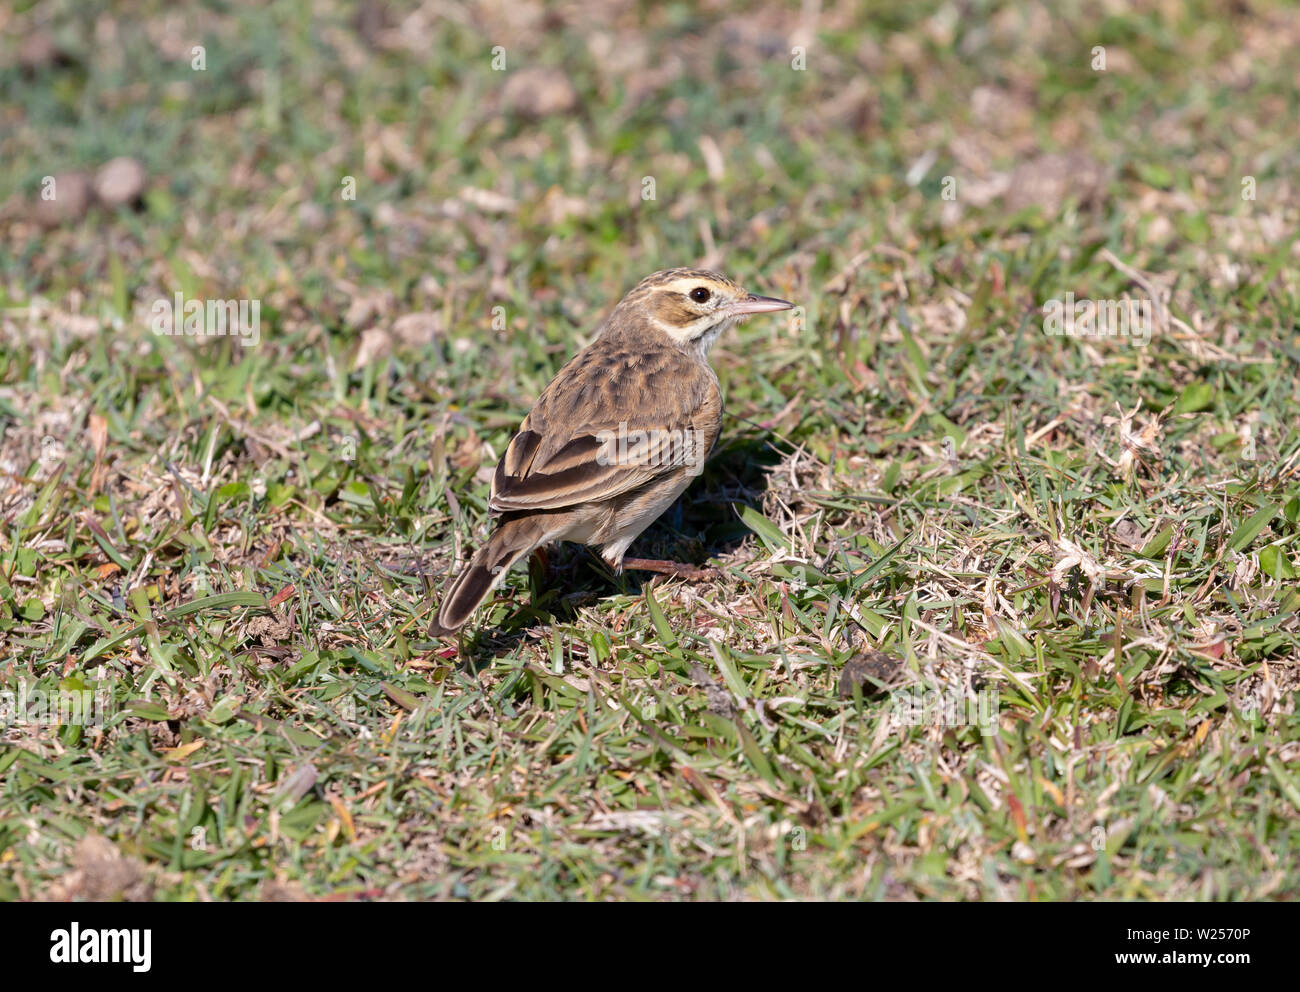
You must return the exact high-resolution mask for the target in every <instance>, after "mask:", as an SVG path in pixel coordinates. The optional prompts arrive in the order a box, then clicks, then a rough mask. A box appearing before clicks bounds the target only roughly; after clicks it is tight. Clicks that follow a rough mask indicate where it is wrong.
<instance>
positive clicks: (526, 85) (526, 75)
mask: <svg viewBox="0 0 1300 992" xmlns="http://www.w3.org/2000/svg"><path fill="white" fill-rule="evenodd" d="M501 101H502V103H503V104H504V105H505V108H506V109H507V110H509V111H513V112H514V113H516V114H519V115H521V116H523V117H532V118H537V117H549V116H551V115H553V114H567V113H568V112H569V111H571V110H573V108H574V107H576V106H577V105H578V91H577V90H575V89H574V88H573V84H572V83H571V82H569V77H568V76H566V75H565V74H564V73H562V72H560V70H558V69H545V68H535V69H520V70H519V71H518V72H515V73H511V75H510V78H509V79H507V80H506V85H505V90H504V91H503V92H502V94H501Z"/></svg>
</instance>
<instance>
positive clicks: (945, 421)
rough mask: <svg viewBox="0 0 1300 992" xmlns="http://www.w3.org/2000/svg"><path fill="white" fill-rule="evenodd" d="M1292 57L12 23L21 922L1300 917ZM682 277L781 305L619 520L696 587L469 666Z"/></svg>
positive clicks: (588, 593) (1234, 10) (1299, 354)
mask: <svg viewBox="0 0 1300 992" xmlns="http://www.w3.org/2000/svg"><path fill="white" fill-rule="evenodd" d="M1297 78H1300V11H1297V9H1296V8H1295V7H1294V6H1293V5H1291V4H1289V3H1286V2H1282V0H1277V2H1271V0H1258V2H1256V0H1251V2H1227V0H1222V2H1220V0H1202V2H1191V3H1186V4H1179V3H1166V2H1155V0H1139V2H1135V3H1131V4H1119V3H1109V2H1071V0H1066V2H1062V3H1057V4H1045V5H1033V4H1030V5H1023V4H1018V3H998V2H991V0H971V2H965V3H955V2H943V3H933V2H930V3H915V4H895V3H875V2H870V3H838V2H830V0H827V2H823V3H821V4H817V3H810V4H803V5H797V4H792V5H788V6H787V5H779V4H763V5H753V6H745V7H735V8H733V7H731V6H728V5H725V4H722V3H706V4H703V5H687V4H675V3H669V4H652V3H641V4H637V3H616V2H612V0H600V2H596V3H588V4H558V5H549V4H547V5H544V4H542V3H539V2H533V0H511V2H510V3H509V4H508V5H506V4H497V3H484V4H468V5H464V6H461V5H453V4H446V3H434V2H426V3H411V4H402V3H397V2H391V3H386V2H382V0H365V2H363V3H361V4H358V5H353V4H347V3H341V2H333V0H315V2H310V3H309V2H274V3H270V4H267V5H264V6H263V5H248V6H243V5H234V4H211V5H208V4H176V3H165V2H162V0H158V2H144V3H139V4H130V5H126V4H122V5H113V4H108V5H102V7H101V6H100V5H95V4H92V5H86V4H81V3H76V2H74V0H48V2H41V3H34V2H30V0H18V2H17V3H16V4H13V5H11V7H10V8H8V9H6V10H5V11H3V12H0V161H2V162H3V163H4V167H3V169H2V170H0V305H2V306H3V309H2V310H0V429H2V430H3V434H2V436H0V522H2V524H3V526H2V528H0V899H4V900H13V899H36V900H46V899H64V898H92V899H93V898H100V899H104V898H107V899H118V898H121V899H143V898H154V899H163V900H193V899H204V900H207V899H212V900H232V899H234V900H257V899H277V898H288V899H341V900H348V899H360V898H373V899H399V900H400V899H473V900H494V899H544V900H558V899H580V900H624V899H629V900H682V899H694V900H717V899H743V900H750V899H790V898H814V899H825V898H835V899H838V898H860V899H884V900H920V899H944V900H1013V899H1014V900H1074V899H1131V898H1132V899H1159V900H1225V899H1234V900H1244V899H1251V900H1254V899H1294V898H1296V897H1297V895H1298V894H1300V867H1297V862H1296V859H1295V857H1294V853H1293V852H1294V851H1295V850H1296V849H1297V847H1300V714H1297V711H1296V704H1297V701H1298V698H1300V660H1298V657H1297V656H1298V654H1300V652H1298V650H1297V647H1298V645H1300V620H1298V616H1297V611H1298V610H1300V583H1297V580H1296V570H1297V567H1300V388H1298V386H1297V383H1298V382H1300V376H1298V375H1297V363H1300V321H1298V315H1300V277H1298V275H1297V273H1298V272H1300V246H1298V245H1297V241H1296V236H1297V232H1298V231H1300V143H1297V141H1296V133H1297V132H1296V121H1297V120H1298V119H1300V94H1298V93H1297V89H1296V80H1297ZM123 160H125V161H123ZM51 196H52V198H51ZM679 265H704V266H707V267H712V268H717V269H719V270H720V271H723V272H725V273H726V274H727V275H728V276H730V277H731V278H734V279H736V280H737V281H739V282H741V283H743V284H744V285H745V286H747V287H748V288H749V289H751V290H752V291H754V292H757V293H762V294H765V295H771V296H778V297H782V298H785V299H788V300H792V301H794V302H795V303H797V304H798V307H799V309H797V310H795V311H792V312H791V315H790V316H788V317H787V316H786V315H784V314H782V315H776V316H767V317H762V318H756V319H754V320H751V321H750V322H748V323H746V324H744V325H742V326H741V327H739V328H738V329H736V330H735V331H733V332H731V333H730V334H729V335H728V336H726V337H724V338H723V339H722V340H721V341H720V342H719V344H718V345H717V346H716V347H715V349H714V352H713V364H714V367H715V368H716V370H717V372H718V376H719V379H720V381H721V384H722V387H723V391H724V395H725V398H726V410H727V416H726V419H725V421H724V426H723V432H722V438H721V441H720V444H719V446H718V449H717V450H716V452H715V453H714V456H713V458H712V459H711V460H710V462H709V464H708V465H707V467H706V469H705V471H704V473H703V475H702V476H701V477H700V478H699V479H698V480H697V481H696V482H695V483H694V485H693V486H692V488H691V489H690V490H688V492H687V494H686V496H685V497H684V498H683V499H682V500H681V501H679V503H678V504H677V505H676V506H674V507H673V509H671V510H670V511H669V512H668V513H666V514H665V515H664V516H663V517H662V518H661V519H660V521H659V522H658V523H657V524H655V525H654V526H653V527H652V528H651V529H650V530H649V531H647V532H646V533H645V534H644V535H643V536H642V538H641V539H640V540H639V541H638V542H637V543H636V544H634V545H633V547H632V550H631V552H630V554H632V555H636V556H639V557H646V558H650V557H671V558H676V559H678V560H681V561H686V562H690V563H692V564H697V565H703V564H711V565H713V566H714V567H715V568H717V569H718V575H717V577H716V578H713V579H709V580H706V581H702V582H685V581H681V580H677V579H669V578H665V577H651V576H648V575H643V574H634V573H631V572H629V573H626V574H625V575H624V576H621V577H615V576H612V575H610V574H609V572H608V570H607V569H606V568H605V567H604V566H603V565H602V564H601V563H600V561H599V558H598V556H596V555H594V554H592V553H591V552H588V551H585V550H583V549H581V548H578V547H574V546H568V545H566V546H562V547H560V548H558V549H556V550H555V551H554V552H553V553H552V554H550V555H549V557H548V558H547V559H546V560H545V561H542V560H535V561H533V562H532V563H531V565H530V567H529V569H528V570H527V571H519V572H517V573H514V574H513V575H512V577H511V579H510V580H509V581H508V583H507V585H506V586H505V587H504V588H503V589H502V590H501V593H500V595H499V596H497V597H496V598H495V599H494V600H492V601H491V602H490V604H489V605H487V606H485V607H484V608H483V609H482V610H480V612H479V614H478V615H477V617H476V619H475V621H474V622H473V623H472V624H471V626H470V627H468V628H467V629H466V630H465V631H464V632H463V636H462V637H460V638H459V639H437V640H435V639H432V638H431V637H430V636H429V633H428V627H429V623H430V621H431V620H432V618H433V614H434V612H435V611H436V608H437V604H438V602H439V597H440V592H441V588H442V586H443V584H444V582H445V580H446V577H447V574H448V571H449V569H451V568H452V567H453V563H454V562H456V561H459V560H463V558H464V557H465V556H466V555H467V554H469V553H470V552H472V550H473V549H474V548H475V547H477V546H478V544H479V543H480V542H481V541H482V540H483V539H484V538H485V536H486V534H487V532H488V529H489V526H490V517H489V514H488V511H487V498H488V483H489V479H490V477H491V473H492V470H493V468H494V466H495V464H496V460H497V459H498V458H499V457H500V455H501V454H502V453H503V451H504V450H505V446H506V444H507V442H508V441H509V439H510V437H511V434H512V432H513V430H514V429H515V428H516V427H517V425H518V423H519V421H520V420H521V419H522V418H523V416H524V414H525V413H527V411H528V409H529V407H530V405H531V403H532V401H533V400H534V399H535V398H536V397H537V395H538V394H539V392H540V391H541V389H542V388H543V387H544V386H545V385H546V383H547V382H548V381H549V379H550V378H551V376H552V375H554V373H555V372H556V370H557V369H558V368H559V367H560V366H561V365H562V364H563V363H564V361H565V360H566V359H567V358H568V357H569V356H571V355H572V354H573V353H574V352H575V351H576V350H577V349H578V348H580V347H582V346H583V345H585V344H586V343H588V342H589V341H590V340H591V338H592V335H593V332H594V330H595V329H596V326H597V324H598V323H599V321H600V319H601V317H602V315H603V314H604V313H606V312H607V311H608V310H609V308H610V307H612V306H613V304H614V303H615V302H616V301H617V300H618V298H619V297H620V296H621V295H622V294H623V293H625V292H626V291H627V290H628V289H630V288H631V287H632V285H634V284H635V283H636V282H637V281H638V280H639V279H640V278H642V277H643V276H645V275H647V274H649V273H650V272H653V271H655V270H657V269H662V268H669V267H673V266H679ZM178 294H179V304H177V302H176V301H177V297H178ZM192 300H199V301H214V300H229V301H244V303H245V304H254V303H255V304H256V310H255V312H256V313H257V314H258V315H259V318H260V323H259V324H258V331H257V334H256V335H234V334H225V335H208V336H194V335H186V334H185V333H184V332H183V326H182V327H181V328H180V330H181V333H177V334H162V333H157V331H158V325H157V324H156V319H157V316H158V314H159V313H160V312H166V311H167V310H168V308H169V307H170V308H171V310H173V311H175V312H176V313H177V314H183V313H184V308H185V302H186V301H192ZM1076 300H1094V301H1103V302H1106V301H1109V302H1112V303H1118V304H1121V305H1123V301H1133V302H1135V303H1136V304H1138V305H1140V306H1142V305H1144V306H1145V310H1139V309H1135V310H1134V311H1133V313H1134V316H1135V318H1136V316H1137V315H1140V314H1142V313H1145V314H1146V316H1147V319H1146V320H1145V321H1144V322H1141V323H1140V324H1139V323H1137V322H1135V323H1134V324H1133V325H1132V329H1130V331H1129V332H1128V333H1125V334H1115V335H1100V334H1087V333H1082V332H1081V331H1080V330H1079V327H1078V326H1076V327H1075V328H1074V330H1075V333H1059V331H1060V327H1059V326H1058V325H1055V324H1053V322H1052V319H1051V318H1050V316H1049V315H1050V314H1059V313H1060V307H1061V305H1062V303H1063V301H1064V303H1065V305H1066V306H1070V305H1072V304H1073V302H1074V301H1076ZM177 305H179V307H180V309H179V310H176V307H177ZM160 308H161V310H160ZM232 312H233V311H232ZM1127 312H1128V311H1125V313H1126V314H1127ZM1114 313H1115V311H1113V310H1112V316H1114ZM178 323H179V324H183V321H178ZM1139 330H1141V332H1142V333H1140V334H1139V333H1138V331H1139ZM863 673H865V677H864V674H863ZM60 707H62V711H61V710H60Z"/></svg>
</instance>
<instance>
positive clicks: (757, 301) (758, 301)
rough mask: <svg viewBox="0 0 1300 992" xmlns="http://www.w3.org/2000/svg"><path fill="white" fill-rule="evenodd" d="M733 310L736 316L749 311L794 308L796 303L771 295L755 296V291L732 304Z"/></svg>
mask: <svg viewBox="0 0 1300 992" xmlns="http://www.w3.org/2000/svg"><path fill="white" fill-rule="evenodd" d="M730 309H731V312H732V314H734V315H735V316H741V315H743V314H749V313H772V312H773V311H775V310H793V309H794V304H793V303H787V302H786V301H785V300H778V299H774V298H773V297H771V296H755V295H754V294H753V293H749V294H747V295H746V296H745V297H744V298H743V299H739V300H737V301H736V302H735V303H733V304H731V307H730Z"/></svg>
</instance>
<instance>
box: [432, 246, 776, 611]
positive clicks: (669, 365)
mask: <svg viewBox="0 0 1300 992" xmlns="http://www.w3.org/2000/svg"><path fill="white" fill-rule="evenodd" d="M793 306H794V304H793V303H787V302H786V301H785V300H775V299H772V298H771V297H767V296H754V295H753V294H752V293H748V292H746V291H745V290H744V289H742V288H741V287H740V286H738V285H736V284H735V283H734V282H732V281H731V280H730V279H727V278H726V277H724V276H721V275H719V274H718V273H716V272H710V271H708V270H706V269H668V270H667V271H664V272H656V273H655V274H654V275H652V276H649V277H647V278H646V279H644V280H642V281H641V283H640V284H639V285H637V287H636V288H635V289H633V290H632V291H631V292H630V293H628V294H627V296H625V297H623V299H622V301H620V302H619V304H618V306H616V307H615V308H614V310H613V311H612V312H611V313H610V315H609V316H608V317H607V318H606V319H605V322H604V324H602V325H601V327H600V329H599V330H598V332H597V336H596V339H595V340H594V341H593V342H592V343H591V344H590V345H588V346H587V347H586V348H584V349H583V350H582V351H580V352H579V353H578V354H577V355H575V356H574V357H573V358H572V359H571V360H570V361H569V362H568V364H566V365H565V366H564V368H562V369H560V371H559V373H558V374H557V375H556V377H555V378H554V379H552V380H551V383H550V385H548V386H547V387H546V389H545V391H544V392H543V393H542V395H541V397H540V398H539V399H538V401H537V403H536V405H534V406H533V409H532V411H531V412H530V413H529V414H528V416H527V417H525V418H524V422H523V423H522V424H521V425H520V427H519V432H518V433H517V434H516V435H515V436H514V438H513V439H512V440H511V441H510V445H509V447H508V448H507V449H506V453H505V455H504V457H502V459H501V461H500V463H498V465H497V469H496V475H495V476H494V477H493V479H492V494H491V498H490V500H489V503H488V506H489V508H490V509H491V510H492V512H493V513H499V514H500V515H501V520H500V523H499V524H498V525H497V528H496V530H494V531H493V532H492V536H491V537H490V538H488V541H487V543H486V544H485V545H483V547H481V548H479V550H478V552H477V553H476V554H475V555H474V557H473V558H472V559H471V560H470V563H469V564H468V565H467V566H466V567H465V568H464V569H463V570H462V571H461V572H460V574H459V575H457V576H456V578H455V579H453V580H452V582H451V584H450V585H449V586H448V587H447V592H446V595H445V596H444V598H443V601H442V608H441V609H440V610H439V611H438V618H437V620H436V621H435V622H434V624H433V626H432V628H431V633H432V634H434V635H435V636H437V635H440V634H448V633H451V632H453V631H455V630H457V629H458V628H459V627H461V626H462V625H463V624H464V623H465V622H466V621H467V620H469V618H470V616H471V615H472V614H473V612H474V610H475V609H476V608H477V607H478V605H479V604H480V603H481V602H482V601H483V599H484V598H485V597H486V596H487V595H488V593H490V592H491V591H492V590H493V589H495V588H496V587H497V586H498V585H499V584H500V583H501V582H502V581H503V580H504V579H505V576H506V572H507V571H509V569H510V568H511V566H513V565H514V564H515V563H516V562H518V561H520V560H521V559H522V558H524V557H525V556H526V555H527V554H529V553H530V552H531V551H533V550H534V549H536V548H539V547H541V546H543V545H545V544H548V543H550V542H551V541H577V542H579V543H581V544H589V545H599V546H600V548H601V556H602V557H603V558H604V559H605V561H606V562H608V563H609V565H610V566H611V567H612V568H613V569H614V570H615V571H616V572H621V571H622V569H623V568H624V566H627V567H629V568H642V569H648V570H651V571H659V572H666V573H669V574H674V575H684V576H687V577H692V576H693V575H694V574H696V573H697V570H695V569H692V568H690V567H688V566H682V565H678V564H677V563H675V562H660V561H647V560H643V559H624V557H623V556H624V554H625V553H626V551H627V549H628V546H629V545H630V544H631V543H632V541H633V540H635V539H636V536H637V535H638V534H640V533H641V532H642V531H643V530H645V529H646V528H647V527H648V526H650V524H651V523H652V522H653V521H654V520H655V519H656V518H657V517H658V516H659V514H661V513H662V512H663V511H664V510H666V509H667V508H668V507H669V506H670V505H671V504H672V502H673V500H675V499H676V498H677V497H678V496H680V495H681V493H682V491H683V490H685V489H686V487H687V486H688V485H690V482H691V479H692V478H694V477H695V476H696V475H699V474H700V472H701V471H702V470H703V467H704V459H705V458H706V457H707V455H708V454H709V452H710V451H711V450H712V448H713V445H714V443H715V442H716V441H717V439H718V433H719V432H720V431H721V429H722V394H721V392H720V390H719V388H718V377H717V376H716V375H715V374H714V372H713V369H712V368H710V367H709V361H708V354H709V349H710V348H711V347H712V346H713V343H714V342H715V341H717V339H718V336H719V335H720V334H722V332H723V331H725V330H727V329H728V328H729V327H731V326H732V325H733V324H735V323H736V322H737V321H738V320H740V319H741V318H743V317H746V316H748V315H749V314H755V313H769V312H771V311H775V310H789V309H790V308H791V307H793Z"/></svg>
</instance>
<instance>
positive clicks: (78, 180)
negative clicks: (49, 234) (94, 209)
mask: <svg viewBox="0 0 1300 992" xmlns="http://www.w3.org/2000/svg"><path fill="white" fill-rule="evenodd" d="M51 178H52V179H53V180H54V182H53V183H50V184H47V183H45V182H44V181H42V182H41V185H40V187H39V189H38V192H37V194H36V202H35V203H34V204H33V206H32V212H31V217H32V220H34V221H35V222H36V223H37V224H40V225H41V226H42V227H59V226H61V225H63V224H68V223H72V222H74V221H79V220H81V218H82V217H84V216H85V215H86V211H87V210H89V209H90V204H91V203H92V202H93V201H94V198H95V194H94V190H93V189H92V188H91V182H90V176H89V175H88V174H87V173H85V172H64V173H62V174H60V175H56V176H53V177H51ZM47 189H48V191H49V198H48V199H47V198H46V196H45V193H46V190H47Z"/></svg>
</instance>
